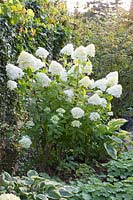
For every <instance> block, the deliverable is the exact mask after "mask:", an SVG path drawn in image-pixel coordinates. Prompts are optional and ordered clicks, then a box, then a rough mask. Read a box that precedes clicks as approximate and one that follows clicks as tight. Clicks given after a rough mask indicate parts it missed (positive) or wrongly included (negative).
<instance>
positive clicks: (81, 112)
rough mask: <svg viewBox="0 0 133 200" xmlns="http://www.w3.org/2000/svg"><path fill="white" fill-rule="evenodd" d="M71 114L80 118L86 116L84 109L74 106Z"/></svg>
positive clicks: (75, 117)
mask: <svg viewBox="0 0 133 200" xmlns="http://www.w3.org/2000/svg"><path fill="white" fill-rule="evenodd" d="M71 114H72V116H73V118H74V119H79V118H82V117H83V116H84V110H82V109H81V108H79V107H74V108H72V110H71Z"/></svg>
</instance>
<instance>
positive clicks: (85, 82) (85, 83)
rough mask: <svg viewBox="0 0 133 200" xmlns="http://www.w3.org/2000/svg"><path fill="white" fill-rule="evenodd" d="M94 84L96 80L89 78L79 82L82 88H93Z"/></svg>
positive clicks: (86, 77)
mask: <svg viewBox="0 0 133 200" xmlns="http://www.w3.org/2000/svg"><path fill="white" fill-rule="evenodd" d="M93 84H94V80H93V79H92V80H90V78H89V77H88V76H85V77H84V78H82V79H81V80H80V81H79V85H80V86H84V87H86V88H88V87H90V88H92V87H93V86H92V85H93Z"/></svg>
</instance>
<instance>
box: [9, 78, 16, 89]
mask: <svg viewBox="0 0 133 200" xmlns="http://www.w3.org/2000/svg"><path fill="white" fill-rule="evenodd" d="M7 88H9V89H10V90H14V89H15V88H17V83H16V82H15V81H11V80H9V81H8V82H7Z"/></svg>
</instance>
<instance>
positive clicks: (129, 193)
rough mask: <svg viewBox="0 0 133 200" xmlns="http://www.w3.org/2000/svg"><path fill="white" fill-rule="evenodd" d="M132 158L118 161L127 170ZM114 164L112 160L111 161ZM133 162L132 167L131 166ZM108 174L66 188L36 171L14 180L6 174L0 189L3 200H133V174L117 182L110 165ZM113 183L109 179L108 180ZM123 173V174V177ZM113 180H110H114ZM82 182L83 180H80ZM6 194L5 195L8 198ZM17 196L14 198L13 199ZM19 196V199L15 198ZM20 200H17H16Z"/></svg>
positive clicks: (123, 156)
mask: <svg viewBox="0 0 133 200" xmlns="http://www.w3.org/2000/svg"><path fill="white" fill-rule="evenodd" d="M132 156H133V152H132V151H130V152H127V153H122V154H121V155H120V157H119V160H118V161H115V160H114V162H118V164H119V162H122V163H123V167H122V166H121V169H122V168H123V169H124V170H125V165H126V166H127V163H128V166H127V168H128V169H130V167H131V168H132V167H133V166H132V164H133V161H132ZM111 162H113V160H112V161H111ZM131 162H132V163H131ZM107 166H108V167H107V169H108V172H109V173H108V174H107V175H104V176H103V175H102V176H101V175H98V174H96V173H95V172H94V171H93V174H92V175H91V176H86V177H85V180H84V181H81V180H80V179H77V181H75V182H74V181H72V182H70V183H69V184H66V183H64V182H62V181H60V180H59V179H58V178H50V177H49V176H48V175H47V174H45V173H40V174H38V173H37V172H36V171H34V170H30V171H28V173H27V176H22V177H19V176H16V177H15V176H13V177H11V176H10V174H8V173H7V172H4V173H3V174H2V181H1V186H0V194H2V195H0V200H3V199H5V198H7V194H8V198H10V199H14V200H15V199H16V198H17V197H18V198H19V197H20V199H21V200H25V199H28V200H30V199H37V200H39V199H42V200H44V199H45V200H52V199H57V200H95V199H96V200H99V199H101V200H103V199H104V200H118V199H119V200H127V199H128V200H132V198H133V187H132V186H133V184H132V183H133V177H132V174H130V175H131V176H130V175H129V176H124V177H123V178H122V179H119V180H118V179H115V177H116V176H117V172H116V173H115V174H111V173H110V172H111V171H112V167H111V165H110V164H109V165H108V164H107ZM110 175H111V176H112V177H114V179H111V178H110V179H109V178H108V177H109V176H110ZM122 175H123V172H122V171H120V177H122ZM111 176H110V177H111ZM103 177H104V179H103ZM81 178H82V177H81ZM5 194H6V195H5ZM11 194H14V195H15V196H12V195H11ZM16 196H17V197H16ZM16 200H17V199H16Z"/></svg>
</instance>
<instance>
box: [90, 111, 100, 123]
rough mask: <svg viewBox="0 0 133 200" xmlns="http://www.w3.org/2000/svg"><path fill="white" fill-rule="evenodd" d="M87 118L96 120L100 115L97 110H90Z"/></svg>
mask: <svg viewBox="0 0 133 200" xmlns="http://www.w3.org/2000/svg"><path fill="white" fill-rule="evenodd" d="M89 118H90V120H91V121H97V120H98V119H100V115H99V113H98V112H91V113H90V117H89Z"/></svg>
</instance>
